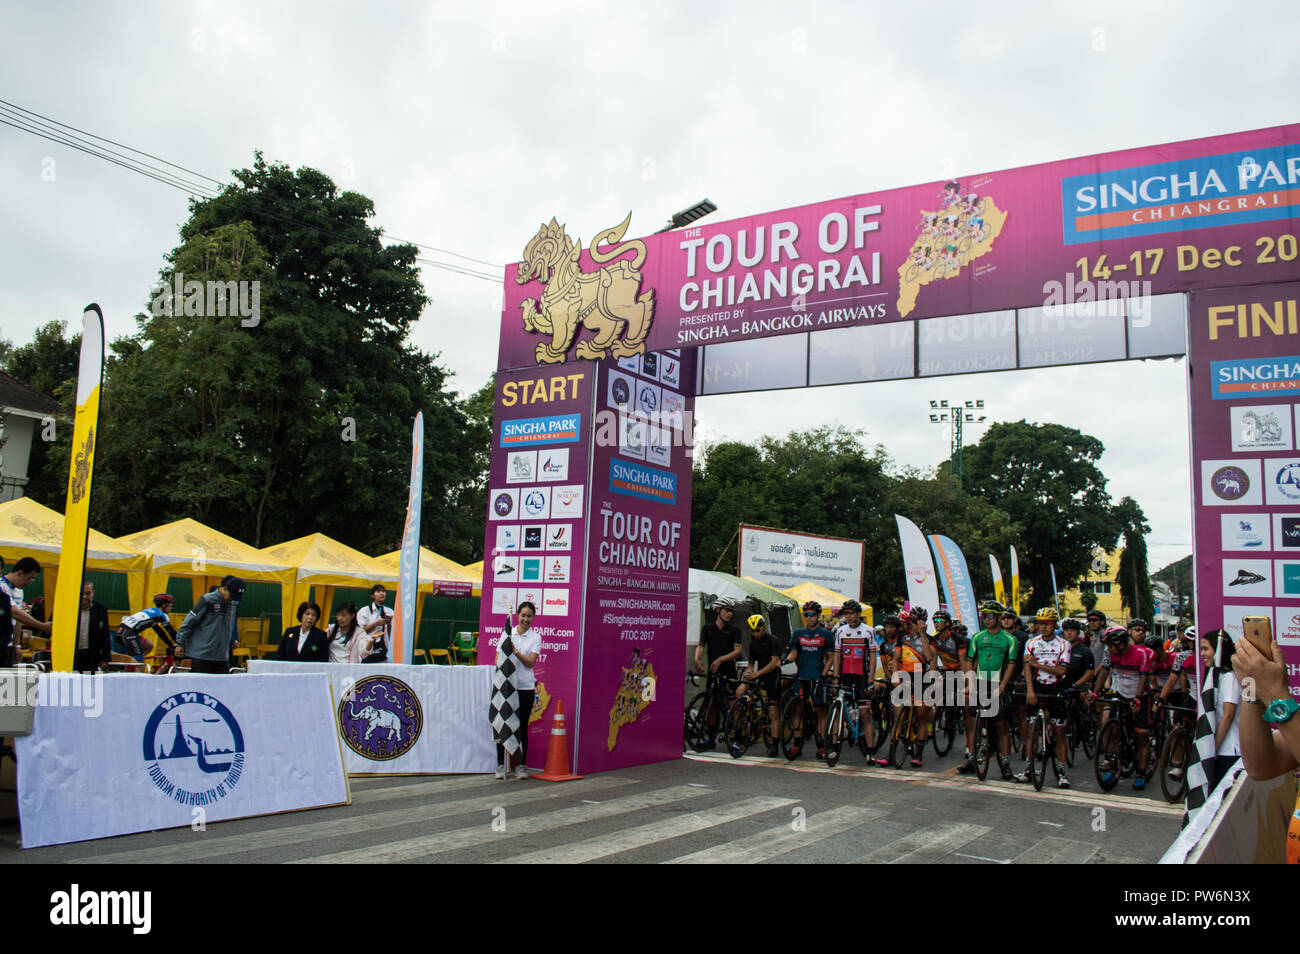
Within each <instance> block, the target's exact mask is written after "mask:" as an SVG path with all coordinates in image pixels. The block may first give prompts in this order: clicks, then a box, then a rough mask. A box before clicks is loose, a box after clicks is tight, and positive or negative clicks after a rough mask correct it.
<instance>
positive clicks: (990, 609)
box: [980, 600, 1006, 616]
mask: <svg viewBox="0 0 1300 954" xmlns="http://www.w3.org/2000/svg"><path fill="white" fill-rule="evenodd" d="M1005 612H1006V607H1005V606H1003V605H1002V604H1001V603H999V602H998V601H997V600H985V601H984V602H983V603H981V604H980V615H981V616H1001V615H1002V614H1003V613H1005Z"/></svg>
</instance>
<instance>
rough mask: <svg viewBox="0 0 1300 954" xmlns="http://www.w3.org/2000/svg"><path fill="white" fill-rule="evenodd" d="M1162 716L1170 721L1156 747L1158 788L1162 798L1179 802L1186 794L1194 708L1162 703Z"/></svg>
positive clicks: (1194, 716)
mask: <svg viewBox="0 0 1300 954" xmlns="http://www.w3.org/2000/svg"><path fill="white" fill-rule="evenodd" d="M1164 717H1165V718H1167V719H1168V720H1169V721H1170V722H1171V723H1173V728H1172V729H1170V730H1169V735H1167V736H1166V737H1165V744H1164V747H1163V748H1162V749H1161V750H1160V791H1161V792H1162V793H1163V794H1164V796H1165V800H1166V801H1170V802H1181V801H1182V800H1183V799H1184V798H1186V797H1187V765H1188V763H1189V762H1191V756H1192V746H1193V744H1194V742H1193V738H1194V736H1193V730H1194V729H1195V727H1196V710H1195V709H1193V708H1190V707H1187V706H1175V705H1166V706H1165V707H1164Z"/></svg>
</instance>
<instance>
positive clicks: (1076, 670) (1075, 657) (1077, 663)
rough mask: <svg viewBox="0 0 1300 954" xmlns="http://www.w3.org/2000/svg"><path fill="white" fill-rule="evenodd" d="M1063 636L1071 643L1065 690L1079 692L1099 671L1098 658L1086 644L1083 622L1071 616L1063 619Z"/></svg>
mask: <svg viewBox="0 0 1300 954" xmlns="http://www.w3.org/2000/svg"><path fill="white" fill-rule="evenodd" d="M1061 638H1062V639H1064V640H1065V641H1066V642H1067V643H1069V644H1070V662H1069V666H1068V668H1067V669H1066V670H1065V679H1064V683H1065V691H1066V692H1075V693H1077V692H1079V691H1080V690H1081V689H1084V688H1086V687H1087V686H1088V685H1089V684H1091V682H1092V677H1093V676H1095V675H1096V673H1097V669H1096V666H1097V660H1096V659H1095V658H1094V657H1093V655H1092V650H1091V649H1090V648H1089V647H1088V646H1086V645H1084V642H1083V624H1082V623H1080V622H1079V621H1078V620H1077V619H1074V618H1070V619H1065V620H1062V621H1061Z"/></svg>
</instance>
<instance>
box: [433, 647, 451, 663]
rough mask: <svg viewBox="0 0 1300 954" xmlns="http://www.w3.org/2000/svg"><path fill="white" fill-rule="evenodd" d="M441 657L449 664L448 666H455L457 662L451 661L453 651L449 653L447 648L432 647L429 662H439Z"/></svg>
mask: <svg viewBox="0 0 1300 954" xmlns="http://www.w3.org/2000/svg"><path fill="white" fill-rule="evenodd" d="M440 659H441V660H442V661H443V662H444V663H445V664H446V665H448V666H454V665H455V663H453V662H452V661H451V653H449V652H448V651H447V650H445V649H430V650H429V662H430V663H437V662H438V660H440Z"/></svg>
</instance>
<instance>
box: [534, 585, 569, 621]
mask: <svg viewBox="0 0 1300 954" xmlns="http://www.w3.org/2000/svg"><path fill="white" fill-rule="evenodd" d="M538 613H539V614H540V615H542V616H568V615H569V591H568V589H558V590H555V589H544V590H542V606H541V607H539V608H538Z"/></svg>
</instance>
